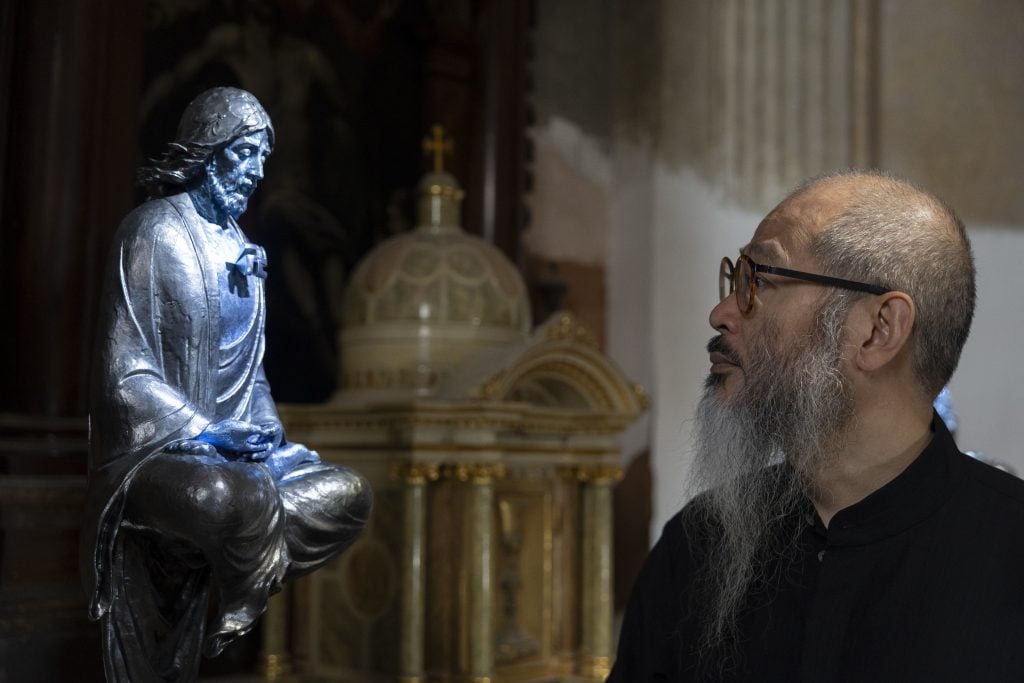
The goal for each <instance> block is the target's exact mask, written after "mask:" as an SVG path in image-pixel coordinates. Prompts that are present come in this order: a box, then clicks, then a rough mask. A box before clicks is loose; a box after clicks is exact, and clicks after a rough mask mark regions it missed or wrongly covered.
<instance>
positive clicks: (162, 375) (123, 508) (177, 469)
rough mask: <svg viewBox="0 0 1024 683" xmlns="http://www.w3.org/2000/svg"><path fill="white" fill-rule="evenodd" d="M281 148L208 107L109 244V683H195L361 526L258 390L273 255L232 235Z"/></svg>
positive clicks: (93, 543) (105, 601) (102, 605)
mask: <svg viewBox="0 0 1024 683" xmlns="http://www.w3.org/2000/svg"><path fill="white" fill-rule="evenodd" d="M273 144H274V129H273V126H271V123H270V118H269V117H268V116H267V113H266V112H265V111H264V109H263V107H262V106H261V105H260V103H259V102H258V101H257V100H256V98H255V97H253V96H252V95H251V94H250V93H248V92H245V91H244V90H239V89H236V88H214V89H212V90H209V91H207V92H204V93H203V94H201V95H200V96H199V97H198V98H196V99H195V100H194V101H193V102H192V103H191V104H190V105H189V106H188V108H187V109H186V110H185V113H184V115H183V116H182V119H181V124H180V126H179V128H178V135H177V140H176V142H174V143H172V144H171V145H170V146H169V149H168V151H167V152H166V153H165V154H164V155H163V156H162V157H161V158H160V159H156V160H154V161H153V162H152V165H151V166H149V167H145V168H142V169H140V171H139V180H140V183H141V184H142V185H144V186H145V187H146V188H147V189H148V190H149V192H150V194H151V199H150V200H149V201H147V202H145V203H144V204H142V205H141V206H139V207H137V208H136V209H135V210H134V211H132V212H131V213H130V214H129V215H128V216H127V218H125V220H124V222H123V223H122V224H121V227H120V229H119V231H118V232H117V235H116V236H115V238H114V244H113V249H112V251H111V257H110V261H109V264H108V268H107V274H106V284H105V289H104V295H103V298H102V305H101V307H102V310H101V312H100V316H99V322H98V344H97V353H96V356H95V363H94V367H93V385H92V394H91V405H90V425H91V434H90V444H89V492H88V503H87V506H88V509H87V518H86V521H85V531H84V532H83V543H82V569H83V577H84V580H85V582H86V587H87V590H88V591H89V593H90V595H91V600H90V606H89V614H90V617H91V618H92V619H94V620H101V622H102V629H103V648H104V653H103V655H104V667H105V670H106V676H107V680H108V681H111V683H113V682H115V681H117V682H125V683H127V682H128V681H131V682H132V683H140V682H144V681H192V680H195V678H196V676H197V670H198V666H199V654H200V653H202V654H205V655H206V656H209V657H212V656H215V655H217V654H219V653H220V651H221V650H222V649H223V648H224V646H225V645H226V644H227V643H228V642H230V641H231V640H232V639H233V638H235V637H237V636H239V635H241V634H243V633H246V632H247V631H248V630H249V629H251V628H252V627H253V625H254V623H255V621H256V619H257V618H258V617H259V615H260V614H261V613H262V612H263V611H264V610H265V609H266V603H267V598H268V596H269V595H270V594H272V593H274V592H275V591H277V590H278V589H279V587H280V585H281V582H283V581H287V580H290V579H293V578H295V577H297V576H300V575H302V574H305V573H307V572H310V571H312V570H314V569H316V568H317V567H319V566H320V565H322V564H324V563H325V562H326V561H327V560H329V559H330V558H331V557H332V556H334V555H336V554H337V553H339V552H341V551H342V550H344V549H345V548H346V547H348V546H349V545H350V544H351V543H352V542H353V541H354V540H355V537H356V536H357V535H358V533H359V532H360V530H361V529H362V528H363V526H364V524H365V522H366V519H367V516H368V514H369V511H370V507H371V501H372V495H371V492H370V489H369V487H368V485H367V484H366V482H365V480H364V479H363V478H362V477H360V476H359V475H358V474H357V473H355V472H353V471H351V470H349V469H346V468H344V467H341V466H337V465H331V464H327V463H323V462H321V461H320V459H319V457H318V456H317V454H316V453H315V452H314V451H311V450H309V449H307V448H306V447H305V446H302V445H300V444H294V443H289V442H288V441H287V440H286V439H285V437H284V433H283V430H282V427H281V423H280V421H279V419H278V416H277V411H276V409H275V407H274V401H273V399H272V398H271V396H270V387H269V385H268V384H267V379H266V377H265V376H264V374H263V367H262V361H263V349H264V323H265V317H266V310H265V299H264V279H265V278H266V270H265V266H266V256H265V254H264V253H263V250H262V248H260V247H258V246H256V245H253V244H251V243H249V242H248V240H247V239H246V237H245V235H244V234H243V233H242V231H241V230H240V229H239V227H238V224H237V223H236V219H237V218H238V217H239V216H240V215H241V214H242V213H243V212H244V211H245V208H246V204H247V201H248V198H249V197H250V196H251V195H252V193H253V191H254V190H255V189H256V186H257V184H258V183H259V181H260V180H261V179H262V178H263V166H264V163H265V162H266V159H267V156H268V155H269V154H270V151H271V148H272V147H273Z"/></svg>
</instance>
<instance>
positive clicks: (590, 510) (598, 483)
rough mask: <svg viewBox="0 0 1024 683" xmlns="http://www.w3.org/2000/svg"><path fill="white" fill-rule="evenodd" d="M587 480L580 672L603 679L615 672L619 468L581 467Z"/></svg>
mask: <svg viewBox="0 0 1024 683" xmlns="http://www.w3.org/2000/svg"><path fill="white" fill-rule="evenodd" d="M576 476H577V478H578V479H579V481H581V482H582V483H583V492H582V497H583V500H582V507H583V548H582V557H581V560H582V569H583V572H582V573H583V577H582V578H583V581H582V586H580V590H581V593H582V595H581V601H582V612H583V613H582V622H581V624H580V630H581V633H580V636H581V637H580V640H581V648H580V655H581V656H580V675H581V676H583V677H585V678H589V679H592V680H598V681H603V680H604V679H605V678H607V677H608V673H609V672H610V671H611V665H612V654H613V650H614V643H613V642H612V610H613V608H614V603H613V601H612V485H613V484H614V483H615V482H617V481H619V480H620V479H622V470H621V469H620V468H618V467H608V466H599V467H581V468H580V469H579V470H577V473H576Z"/></svg>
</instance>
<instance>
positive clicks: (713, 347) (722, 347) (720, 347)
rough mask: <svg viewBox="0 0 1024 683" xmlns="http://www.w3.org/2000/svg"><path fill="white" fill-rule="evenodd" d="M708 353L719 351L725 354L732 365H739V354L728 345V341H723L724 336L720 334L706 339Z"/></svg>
mask: <svg viewBox="0 0 1024 683" xmlns="http://www.w3.org/2000/svg"><path fill="white" fill-rule="evenodd" d="M708 353H709V354H710V353H720V354H722V355H723V356H725V357H726V359H728V361H729V362H730V363H732V364H733V365H740V357H739V354H737V353H736V351H734V350H733V348H732V347H731V346H729V343H728V342H727V341H725V337H723V336H722V335H718V336H717V337H712V338H711V339H710V340H709V341H708Z"/></svg>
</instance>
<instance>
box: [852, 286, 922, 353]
mask: <svg viewBox="0 0 1024 683" xmlns="http://www.w3.org/2000/svg"><path fill="white" fill-rule="evenodd" d="M916 315H917V309H916V308H915V307H914V300H913V299H911V298H910V297H909V296H908V295H907V294H905V293H903V292H888V293H886V294H879V295H877V296H875V297H869V298H867V299H863V300H861V301H860V302H858V305H856V306H854V308H853V310H852V311H851V312H850V319H849V327H850V331H851V333H852V334H853V338H852V339H851V341H852V342H853V343H854V344H855V345H856V351H855V354H854V357H853V358H852V360H853V362H854V364H855V365H856V366H857V367H858V368H859V369H860V370H863V371H864V372H873V371H875V370H878V369H880V368H882V367H884V366H885V365H886V364H887V363H889V362H890V361H892V360H893V359H894V358H896V356H898V355H899V354H900V352H901V351H902V350H903V349H904V348H905V347H906V345H907V342H908V341H909V340H910V334H911V331H912V330H913V329H914V318H915V316H916Z"/></svg>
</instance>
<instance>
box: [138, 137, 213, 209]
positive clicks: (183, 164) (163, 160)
mask: <svg viewBox="0 0 1024 683" xmlns="http://www.w3.org/2000/svg"><path fill="white" fill-rule="evenodd" d="M217 149H218V147H207V146H205V145H196V144H189V143H185V144H182V143H180V142H172V143H170V144H169V145H167V150H166V151H164V153H163V154H161V155H160V156H158V157H154V158H152V159H150V160H149V164H148V165H146V166H140V167H139V170H138V171H136V172H135V184H136V185H138V186H139V187H141V188H142V189H144V190H145V191H146V193H147V194H148V195H149V196H150V197H166V196H167V195H171V194H176V193H178V192H186V191H188V190H191V189H192V188H193V187H195V186H196V185H197V184H199V183H200V182H202V178H203V173H204V169H205V168H206V164H207V163H209V161H210V158H211V157H212V156H213V155H214V154H215V153H216V151H217Z"/></svg>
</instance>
